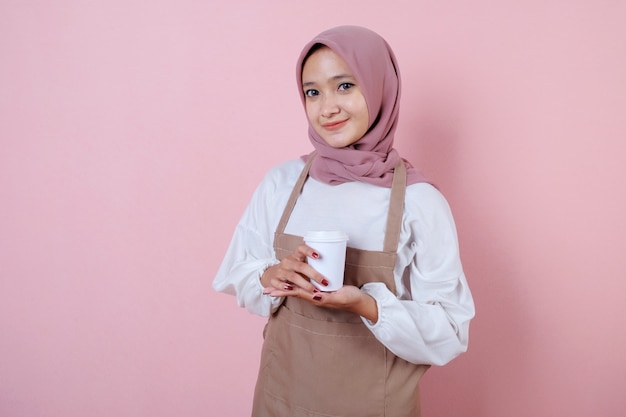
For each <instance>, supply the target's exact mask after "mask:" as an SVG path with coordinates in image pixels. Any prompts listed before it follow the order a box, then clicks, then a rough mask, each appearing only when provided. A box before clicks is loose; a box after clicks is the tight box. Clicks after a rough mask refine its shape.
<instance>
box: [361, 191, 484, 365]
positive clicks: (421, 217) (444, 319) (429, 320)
mask: <svg viewBox="0 0 626 417" xmlns="http://www.w3.org/2000/svg"><path fill="white" fill-rule="evenodd" d="M415 187H416V188H419V191H418V192H412V193H407V200H406V204H405V216H404V217H405V221H404V223H403V230H402V233H401V243H402V246H401V247H399V258H398V259H399V264H397V265H396V269H395V274H396V277H397V278H398V279H397V280H396V281H398V280H400V281H401V282H402V283H403V286H402V287H403V288H404V289H406V294H405V295H402V294H401V295H400V296H397V295H396V294H393V293H392V292H390V291H389V289H388V288H387V287H386V286H385V285H384V284H383V283H368V284H365V285H364V286H363V288H362V289H363V291H364V292H366V293H367V294H369V295H371V296H372V297H373V298H374V299H375V300H376V303H377V306H378V321H377V322H376V323H371V322H369V321H368V320H367V319H363V322H364V323H365V325H366V326H368V327H369V328H370V330H371V331H372V333H373V334H374V335H375V336H376V338H377V339H378V340H379V341H380V342H381V343H383V344H384V345H385V346H386V347H387V348H388V349H389V350H391V351H392V352H393V353H394V354H396V355H397V356H399V357H401V358H403V359H405V360H407V361H409V362H413V363H416V364H430V365H444V364H446V363H448V362H449V361H451V360H452V359H453V358H455V357H456V356H458V355H459V354H461V353H463V352H465V351H466V350H467V345H468V336H469V322H470V320H471V318H472V317H473V316H474V303H473V300H472V295H471V293H470V290H469V287H468V285H467V280H466V278H465V274H464V272H463V268H462V266H461V260H460V256H459V246H458V239H457V234H456V227H455V225H454V220H453V218H452V214H451V212H450V208H449V206H448V203H447V202H446V200H445V199H444V197H443V196H442V195H441V193H440V192H439V191H438V190H436V189H435V188H434V187H432V186H431V185H428V184H418V185H416V186H415ZM402 236H404V237H402Z"/></svg>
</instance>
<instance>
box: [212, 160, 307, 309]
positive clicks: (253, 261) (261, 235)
mask: <svg viewBox="0 0 626 417" xmlns="http://www.w3.org/2000/svg"><path fill="white" fill-rule="evenodd" d="M293 165H297V164H293V163H292V164H284V165H283V166H279V167H276V168H274V169H272V170H270V172H269V173H268V174H267V175H266V177H265V178H264V179H263V181H262V182H261V184H259V186H258V187H257V189H256V190H255V192H254V194H253V196H252V199H251V201H250V203H249V204H248V207H247V208H246V210H245V212H244V214H243V216H242V217H241V219H240V221H239V223H238V224H237V227H236V228H235V232H234V234H233V237H232V240H231V242H230V245H229V247H228V250H227V252H226V255H225V256H224V260H223V261H222V264H221V265H220V268H219V270H218V272H217V275H216V277H215V279H214V281H213V288H214V289H215V290H216V291H219V292H224V293H226V294H231V295H234V296H235V297H236V298H237V304H238V305H239V306H240V307H244V308H246V309H247V310H248V311H249V312H251V313H253V314H257V315H260V316H265V317H267V316H269V315H270V314H271V313H273V312H274V311H275V310H276V309H277V308H278V307H279V306H280V304H281V303H282V301H283V299H282V298H278V297H272V296H270V295H265V294H263V286H262V285H261V281H260V280H261V275H262V274H263V272H264V271H265V270H266V269H267V268H268V267H270V266H272V265H276V264H278V263H279V262H278V260H277V259H276V255H275V253H274V248H273V239H274V231H275V227H276V224H277V223H278V219H279V217H280V215H281V213H277V212H276V210H275V208H276V207H284V205H285V202H286V200H287V198H288V194H289V191H290V190H291V187H293V183H295V179H293V178H292V177H293V172H291V171H294V169H293ZM296 168H297V167H296ZM294 172H297V171H294ZM296 178H297V175H296Z"/></svg>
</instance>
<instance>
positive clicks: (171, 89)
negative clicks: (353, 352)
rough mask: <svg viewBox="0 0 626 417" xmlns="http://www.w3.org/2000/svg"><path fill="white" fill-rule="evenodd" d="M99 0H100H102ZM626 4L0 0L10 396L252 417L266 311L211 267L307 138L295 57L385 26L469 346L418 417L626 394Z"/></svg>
mask: <svg viewBox="0 0 626 417" xmlns="http://www.w3.org/2000/svg"><path fill="white" fill-rule="evenodd" d="M97 3H100V4H97ZM625 17H626V2H623V1H608V0H604V1H595V0H594V1H592V0H588V1H565V0H563V1H550V2H549V1H543V0H542V1H540V0H531V1H524V2H522V1H519V2H501V1H497V0H483V1H478V2H467V1H464V0H450V1H427V0H420V1H394V0H388V1H385V2H382V1H364V0H358V1H357V0H353V1H343V2H336V1H328V0H318V1H315V2H295V1H290V0H280V1H279V0H274V1H253V0H250V1H230V2H226V1H194V0H177V1H165V0H155V1H140V0H124V1H121V0H117V1H111V0H109V1H106V2H105V1H102V2H85V1H81V0H73V1H68V0H65V1H64V0H59V1H55V2H49V1H44V0H26V1H17V0H3V1H2V2H0V145H1V148H0V203H1V205H0V415H1V416H3V417H4V416H10V417H39V416H41V417H44V416H46V417H50V416H53V417H54V416H63V417H84V416H150V417H161V416H162V417H165V416H173V415H177V416H185V417H195V416H213V415H219V416H225V417H228V416H244V415H247V414H248V413H249V410H250V397H251V394H252V389H253V385H254V379H255V376H256V371H257V362H258V357H259V349H260V345H261V330H262V326H263V324H264V320H263V319H261V318H257V317H253V316H251V315H249V314H248V313H247V312H245V311H244V310H243V309H240V308H238V307H237V306H236V303H235V300H234V298H233V297H229V296H225V295H221V294H216V293H214V292H213V290H212V289H211V282H212V278H213V275H214V273H215V271H216V269H217V267H218V265H219V262H220V260H221V257H222V256H223V254H224V251H225V250H226V247H227V244H228V242H229V239H230V236H231V233H232V230H233V228H234V226H235V224H236V222H237V220H238V218H239V216H240V215H241V213H242V211H243V209H244V207H245V204H246V202H247V201H248V199H249V197H250V194H251V192H252V191H253V189H254V187H255V186H256V184H257V183H258V181H259V180H260V179H261V177H262V175H263V173H264V172H265V171H266V170H267V169H268V168H269V167H270V166H272V165H273V164H275V163H277V162H279V161H282V160H284V159H286V158H292V157H297V156H299V155H300V154H302V153H304V152H307V151H308V150H309V149H310V145H309V143H308V141H307V139H306V135H305V129H306V123H305V119H304V114H303V111H302V109H301V106H300V102H299V99H298V96H297V90H296V85H295V80H294V62H295V59H296V57H297V54H298V53H299V51H300V48H301V46H302V45H303V44H304V43H305V42H306V41H308V40H309V39H310V38H311V37H312V36H313V35H315V34H316V33H318V32H319V31H321V30H323V29H326V28H327V27H330V26H334V25H338V24H346V23H348V24H360V25H364V26H369V27H371V28H372V29H374V30H377V31H378V32H379V33H381V34H382V35H383V36H385V37H386V38H387V39H388V41H389V42H390V43H391V44H392V46H393V47H394V49H395V51H396V54H397V55H398V59H399V61H400V64H401V68H402V74H403V80H404V90H403V107H402V115H401V128H400V129H399V132H398V135H397V137H398V140H397V147H398V148H399V149H400V150H401V152H402V153H403V155H404V156H406V157H407V158H408V159H410V160H411V161H412V162H414V163H416V164H418V165H420V166H421V167H423V169H424V171H426V172H427V174H429V175H430V176H431V177H432V178H433V179H434V180H435V182H436V183H437V184H438V185H439V187H440V188H441V189H442V191H443V192H444V193H445V195H446V196H447V198H448V200H449V201H450V204H451V206H452V208H453V211H454V213H455V217H456V220H457V226H458V230H459V237H460V243H461V248H462V254H463V260H464V264H465V268H466V272H467V275H468V277H469V280H470V283H471V287H472V290H473V293H474V296H475V301H476V304H477V310H478V315H477V318H476V319H475V321H474V323H473V325H472V331H471V342H470V351H469V352H468V353H467V354H465V355H463V356H462V357H460V358H459V359H457V360H455V361H454V362H452V363H451V364H450V365H449V366H446V367H443V368H436V369H432V370H431V371H429V373H428V374H427V375H426V377H425V378H424V380H423V396H424V415H425V416H429V417H437V416H441V417H447V416H469V417H474V416H484V417H503V416H507V417H517V416H529V415H530V416H536V417H552V416H564V415H567V416H571V417H578V416H580V417H582V416H598V417H608V416H621V415H623V413H624V409H625V408H626V398H625V396H624V395H623V393H622V390H623V387H624V386H626V355H625V354H624V353H625V352H626V331H625V330H624V329H625V328H626V309H625V307H624V292H625V291H626V256H625V248H626V221H625V220H624V213H625V212H626V195H625V194H626V187H624V184H623V180H624V178H625V177H626V168H625V167H626V164H625V163H624V160H625V159H626V158H625V156H626V155H625V154H626V116H625V115H626V42H625V39H626V26H625V25H624V24H623V23H624V18H625Z"/></svg>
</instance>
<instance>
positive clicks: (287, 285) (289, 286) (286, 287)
mask: <svg viewBox="0 0 626 417" xmlns="http://www.w3.org/2000/svg"><path fill="white" fill-rule="evenodd" d="M283 290H285V291H291V290H293V287H292V286H291V285H289V284H285V286H284V287H283Z"/></svg>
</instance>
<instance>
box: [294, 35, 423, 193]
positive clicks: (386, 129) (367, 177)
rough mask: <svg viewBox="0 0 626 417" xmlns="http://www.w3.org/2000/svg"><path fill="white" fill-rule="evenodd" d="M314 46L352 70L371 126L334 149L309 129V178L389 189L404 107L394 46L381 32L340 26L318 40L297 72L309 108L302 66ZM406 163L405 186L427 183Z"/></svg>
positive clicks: (310, 45)
mask: <svg viewBox="0 0 626 417" xmlns="http://www.w3.org/2000/svg"><path fill="white" fill-rule="evenodd" d="M316 44H322V45H325V46H327V47H329V48H330V49H332V50H333V51H334V52H335V53H336V54H337V55H339V56H340V57H341V58H342V59H343V60H344V61H345V62H346V63H347V64H348V67H349V68H350V69H351V70H352V72H353V75H354V77H355V78H356V80H357V82H358V83H359V85H360V87H361V90H362V91H363V94H364V96H365V101H366V103H367V108H368V111H369V123H370V127H369V129H368V131H367V133H366V134H365V135H364V136H363V137H362V138H361V139H359V140H358V141H357V142H355V143H353V144H352V145H350V146H347V147H344V148H333V147H332V146H330V145H328V144H327V143H326V141H324V139H322V137H321V136H320V135H319V134H318V133H317V132H316V131H315V130H314V129H313V127H312V126H311V125H310V124H309V138H310V140H311V143H312V144H313V146H314V147H315V149H316V151H317V156H316V158H315V160H314V161H313V164H312V166H311V171H310V175H311V176H312V177H313V178H315V179H316V180H318V181H321V182H324V183H327V184H340V183H344V182H349V181H362V182H367V183H370V184H374V185H378V186H382V187H391V181H392V179H393V169H394V168H395V166H396V165H397V163H398V161H399V160H400V159H401V158H400V155H399V154H398V151H397V150H395V149H394V148H393V138H394V133H395V131H396V127H397V124H398V111H399V105H400V72H399V69H398V64H397V62H396V57H395V55H394V53H393V51H392V50H391V47H389V44H387V42H386V41H385V40H384V39H383V38H382V37H381V36H380V35H378V34H377V33H375V32H373V31H371V30H369V29H366V28H363V27H359V26H339V27H336V28H332V29H329V30H327V31H325V32H322V33H320V34H319V35H317V36H316V37H315V38H313V40H311V41H310V42H309V43H308V44H307V45H306V46H305V47H304V49H303V50H302V53H301V54H300V58H299V59H298V64H297V67H296V71H297V79H298V89H299V91H300V97H301V99H302V103H303V104H304V105H305V106H306V103H305V97H304V93H303V91H302V66H303V64H304V61H305V59H306V58H307V56H308V54H309V51H310V50H311V48H313V46H315V45H316ZM311 155H312V154H309V155H305V156H304V157H303V159H305V160H306V159H308V158H309V157H310V156H311ZM404 163H405V165H406V167H407V184H414V183H416V182H424V181H426V180H425V178H424V176H423V175H422V174H421V173H420V172H418V171H416V170H415V169H414V168H413V167H412V166H411V164H409V163H408V162H407V161H404Z"/></svg>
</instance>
